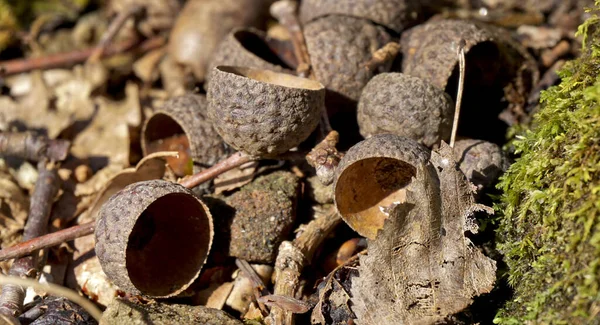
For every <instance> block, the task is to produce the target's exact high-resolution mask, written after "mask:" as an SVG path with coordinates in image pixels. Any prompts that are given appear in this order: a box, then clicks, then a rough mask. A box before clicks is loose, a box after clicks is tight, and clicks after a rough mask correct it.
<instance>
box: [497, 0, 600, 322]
mask: <svg viewBox="0 0 600 325" xmlns="http://www.w3.org/2000/svg"><path fill="white" fill-rule="evenodd" d="M598 8H600V1H596V9H594V10H592V17H591V18H590V19H589V20H588V21H587V22H586V23H584V24H583V25H582V26H581V27H580V28H579V32H578V33H579V34H580V35H581V36H583V40H584V49H583V51H582V54H581V56H580V57H579V58H578V59H576V60H574V61H572V62H569V63H568V64H567V65H566V66H565V67H564V68H563V69H562V71H561V72H560V76H561V78H562V81H561V83H560V85H558V86H556V87H553V88H550V89H549V90H547V91H545V92H543V93H542V96H541V98H542V99H541V100H542V105H541V108H540V111H539V112H538V113H537V114H536V116H535V117H534V119H533V123H532V126H531V128H530V130H528V131H526V132H525V133H524V134H522V136H520V137H518V139H517V140H516V141H515V142H514V145H515V148H516V153H517V154H519V155H520V158H518V159H517V160H516V161H515V163H514V164H513V165H512V166H511V167H510V168H509V170H508V172H507V173H506V174H505V175H504V176H503V177H502V178H501V182H500V184H499V185H498V186H499V188H500V189H502V190H503V192H504V193H503V194H502V196H501V200H500V202H499V203H498V207H497V208H498V211H499V212H500V226H499V229H498V240H499V242H500V244H499V248H500V250H501V252H502V253H503V254H504V255H505V260H506V263H507V265H508V267H509V272H508V274H509V283H510V284H511V285H512V286H513V288H514V290H515V295H514V297H513V299H512V301H510V302H509V303H507V305H506V306H505V307H504V309H503V310H501V311H500V313H499V314H498V315H497V317H496V319H495V322H496V323H498V324H523V323H532V324H600V28H599V27H600V18H599V17H598V16H597V13H598V12H600V10H599V9H598Z"/></svg>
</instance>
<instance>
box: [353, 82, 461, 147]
mask: <svg viewBox="0 0 600 325" xmlns="http://www.w3.org/2000/svg"><path fill="white" fill-rule="evenodd" d="M453 111H454V107H453V105H452V99H451V98H450V96H448V94H446V93H445V92H444V91H443V90H441V89H439V88H437V87H435V86H433V85H432V84H430V83H429V82H427V81H424V80H421V79H419V78H416V77H411V76H409V75H406V74H402V73H381V74H378V75H377V76H375V77H373V79H371V81H369V83H368V84H367V86H365V89H364V90H363V92H362V94H361V96H360V101H359V102H358V112H357V119H358V126H359V127H360V133H361V134H362V136H364V137H365V138H368V137H370V136H373V135H375V134H383V133H392V134H396V135H400V136H405V137H408V138H411V139H414V140H417V141H418V142H419V143H421V144H423V145H425V146H427V147H430V148H431V147H432V146H436V145H439V143H440V141H441V140H444V141H448V140H449V139H450V132H451V130H452V113H453Z"/></svg>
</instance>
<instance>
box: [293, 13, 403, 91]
mask: <svg viewBox="0 0 600 325" xmlns="http://www.w3.org/2000/svg"><path fill="white" fill-rule="evenodd" d="M304 36H305V38H306V47H307V49H308V52H309V54H310V59H311V64H312V68H313V71H314V73H315V76H316V77H317V80H319V81H320V82H321V83H323V84H324V85H325V87H327V89H328V90H330V91H332V92H334V93H335V94H336V95H341V96H343V97H345V98H347V99H350V100H351V101H354V102H356V101H358V98H359V97H360V93H361V91H362V89H363V88H364V86H365V85H366V84H367V82H368V81H369V80H370V79H371V78H372V77H373V75H374V73H373V72H372V71H369V70H368V69H366V68H365V64H366V63H367V62H368V61H369V60H370V59H371V57H372V55H373V53H374V52H375V51H377V50H378V49H379V48H381V47H382V46H384V45H385V44H387V43H389V42H390V41H391V40H392V38H391V36H390V35H389V33H388V32H387V31H386V30H385V28H383V27H381V26H376V25H375V24H373V23H371V22H369V21H368V20H365V19H360V18H354V17H347V16H327V17H323V18H319V19H317V20H315V21H312V22H310V23H308V24H307V25H306V26H305V27H304ZM381 72H385V71H381ZM328 96H329V95H328Z"/></svg>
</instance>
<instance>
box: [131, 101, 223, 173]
mask: <svg viewBox="0 0 600 325" xmlns="http://www.w3.org/2000/svg"><path fill="white" fill-rule="evenodd" d="M207 109H208V102H207V100H206V97H205V96H204V95H195V94H188V95H183V96H178V97H174V98H171V99H169V100H167V101H166V102H165V103H164V104H163V105H162V106H161V107H160V108H158V109H157V110H155V111H154V114H152V115H151V116H150V118H148V119H147V120H146V121H145V122H144V126H143V128H142V135H141V144H142V152H143V153H144V156H146V155H148V154H149V147H150V144H151V143H152V142H154V141H157V140H160V139H166V138H169V137H171V136H174V135H178V134H185V135H186V136H187V138H188V142H189V146H190V153H191V156H192V159H193V161H194V172H198V171H200V170H202V169H204V168H207V167H210V166H212V165H214V164H216V163H217V162H219V161H221V160H223V159H225V158H226V157H227V156H229V154H230V153H231V149H230V148H228V146H227V145H226V144H225V142H223V139H222V138H221V137H220V136H219V134H218V133H217V132H216V131H215V129H214V128H213V126H212V122H211V121H210V120H209V119H208V117H207V112H206V111H207Z"/></svg>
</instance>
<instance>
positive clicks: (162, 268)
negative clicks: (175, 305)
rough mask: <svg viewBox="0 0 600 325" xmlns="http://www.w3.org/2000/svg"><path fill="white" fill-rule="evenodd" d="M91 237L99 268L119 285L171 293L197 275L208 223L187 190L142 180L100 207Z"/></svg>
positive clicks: (157, 294)
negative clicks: (93, 238)
mask: <svg viewBox="0 0 600 325" xmlns="http://www.w3.org/2000/svg"><path fill="white" fill-rule="evenodd" d="M174 207H176V208H174ZM95 237H96V255H97V256H98V258H99V260H100V264H101V265H102V270H103V271H104V273H106V275H107V276H108V277H109V279H110V280H111V281H112V282H113V283H114V284H115V285H117V286H118V287H119V288H120V289H121V290H123V291H125V292H128V293H131V294H134V295H145V296H149V297H171V296H175V295H177V294H179V293H181V292H182V291H183V290H185V289H186V288H187V287H188V286H189V285H190V284H191V283H192V282H193V281H194V280H195V279H196V277H197V276H198V275H199V274H200V270H201V269H202V266H203V265H204V263H205V261H206V258H207V256H208V252H209V250H210V247H211V244H212V239H213V222H212V216H211V214H210V212H209V211H208V208H207V207H206V205H204V203H202V201H200V200H199V199H198V198H197V197H196V196H195V195H194V194H193V193H192V192H191V191H190V190H188V189H186V188H184V187H183V186H181V185H179V184H174V183H170V182H167V181H162V180H152V181H144V182H138V183H134V184H131V185H129V186H127V187H125V188H124V189H123V190H121V191H119V192H117V193H116V194H115V195H113V196H112V197H111V198H110V199H109V200H108V202H106V203H105V204H104V205H103V206H102V209H101V210H100V213H99V217H98V222H97V225H96V232H95Z"/></svg>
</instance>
